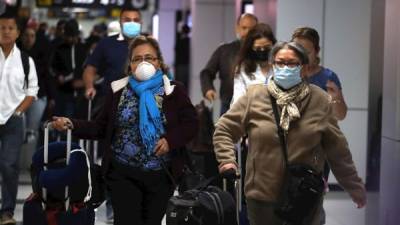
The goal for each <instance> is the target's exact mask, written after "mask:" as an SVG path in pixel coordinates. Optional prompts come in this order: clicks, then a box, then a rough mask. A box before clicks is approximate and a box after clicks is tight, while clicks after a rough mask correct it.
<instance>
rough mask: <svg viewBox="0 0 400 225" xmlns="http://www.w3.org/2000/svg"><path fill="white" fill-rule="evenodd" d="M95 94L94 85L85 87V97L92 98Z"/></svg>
mask: <svg viewBox="0 0 400 225" xmlns="http://www.w3.org/2000/svg"><path fill="white" fill-rule="evenodd" d="M94 96H96V89H95V88H94V87H90V88H86V91H85V97H86V98H87V99H93V98H94Z"/></svg>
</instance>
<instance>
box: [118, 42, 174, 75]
mask: <svg viewBox="0 0 400 225" xmlns="http://www.w3.org/2000/svg"><path fill="white" fill-rule="evenodd" d="M144 44H149V45H150V46H151V47H153V48H154V49H155V50H156V54H157V58H158V61H159V62H160V67H161V70H162V72H163V73H164V74H168V73H169V68H168V66H167V65H166V64H165V63H164V58H163V56H162V53H161V49H160V45H159V44H158V42H157V40H156V39H154V38H152V37H150V36H144V35H140V36H137V37H135V38H134V39H133V41H132V43H131V44H130V45H129V51H128V58H127V60H126V63H125V74H126V75H127V76H129V75H130V74H131V67H130V64H131V57H132V53H133V50H135V48H136V47H138V46H140V45H144Z"/></svg>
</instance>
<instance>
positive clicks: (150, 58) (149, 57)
mask: <svg viewBox="0 0 400 225" xmlns="http://www.w3.org/2000/svg"><path fill="white" fill-rule="evenodd" d="M156 60H158V58H157V57H154V56H152V55H144V56H141V55H138V56H135V57H133V58H132V59H131V63H135V64H138V63H141V62H143V61H146V62H149V63H153V62H155V61H156Z"/></svg>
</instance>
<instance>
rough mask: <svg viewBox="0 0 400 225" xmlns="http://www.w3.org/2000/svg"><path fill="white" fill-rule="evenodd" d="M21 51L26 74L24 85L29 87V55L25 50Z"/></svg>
mask: <svg viewBox="0 0 400 225" xmlns="http://www.w3.org/2000/svg"><path fill="white" fill-rule="evenodd" d="M20 52H21V61H22V67H23V68H24V74H25V79H24V80H25V82H24V86H23V88H25V87H28V82H29V69H30V68H29V55H28V54H27V53H26V52H24V51H22V50H21V51H20Z"/></svg>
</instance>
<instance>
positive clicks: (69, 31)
mask: <svg viewBox="0 0 400 225" xmlns="http://www.w3.org/2000/svg"><path fill="white" fill-rule="evenodd" d="M64 35H65V36H67V37H77V36H79V25H78V22H77V21H76V20H75V19H70V20H68V21H67V22H66V23H65V25H64Z"/></svg>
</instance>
